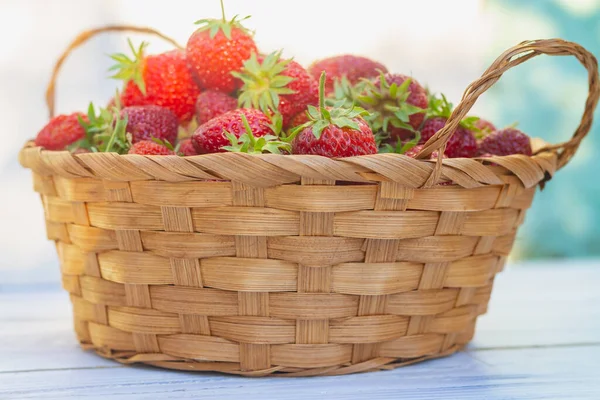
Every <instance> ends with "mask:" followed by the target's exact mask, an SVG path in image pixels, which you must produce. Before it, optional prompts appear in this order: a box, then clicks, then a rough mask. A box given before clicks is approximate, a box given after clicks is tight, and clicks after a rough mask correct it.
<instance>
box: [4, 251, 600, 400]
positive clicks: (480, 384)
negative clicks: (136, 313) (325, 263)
mask: <svg viewBox="0 0 600 400" xmlns="http://www.w3.org/2000/svg"><path fill="white" fill-rule="evenodd" d="M7 281H8V279H7V280H4V279H2V276H1V275H0V399H30V398H44V399H70V398H73V399H75V398H77V399H80V398H85V399H106V398H109V397H110V398H111V399H114V398H116V399H158V398H161V399H162V398H174V399H188V398H193V399H203V400H204V399H220V400H225V399H313V398H316V399H369V400H375V399H453V400H460V399H477V400H484V399H486V400H493V399H519V400H523V399H557V400H565V399H590V400H598V399H600V290H599V289H600V260H599V261H588V262H569V261H565V262H563V263H555V264H548V263H545V264H544V263H541V264H528V265H526V266H524V265H517V266H510V267H509V268H508V269H507V270H505V271H504V272H503V273H502V274H500V276H499V277H498V279H497V281H496V286H495V288H494V293H493V295H492V302H491V305H490V307H489V311H488V315H485V316H483V317H482V318H481V319H480V322H479V323H478V326H477V334H476V336H475V339H474V341H473V343H472V344H471V345H470V346H469V348H468V350H467V351H465V352H461V353H458V354H456V355H453V356H450V357H447V358H443V359H438V360H432V361H428V362H424V363H420V364H416V365H413V366H409V367H405V368H400V369H396V370H394V371H386V372H376V373H366V374H358V375H349V376H338V377H322V378H240V377H231V376H225V375H218V374H207V373H186V372H177V371H167V370H160V369H157V368H151V367H145V366H123V365H121V364H118V363H116V362H113V361H108V360H105V359H102V358H100V357H98V356H96V355H95V354H93V353H90V352H85V351H83V350H80V348H79V347H78V344H77V342H76V340H75V336H74V334H73V332H72V330H71V315H70V313H71V309H70V304H69V301H68V298H67V296H66V294H65V293H63V292H62V291H61V290H60V288H59V287H58V286H57V285H56V284H54V283H49V284H36V285H29V284H20V285H15V284H11V285H4V286H3V285H2V282H7Z"/></svg>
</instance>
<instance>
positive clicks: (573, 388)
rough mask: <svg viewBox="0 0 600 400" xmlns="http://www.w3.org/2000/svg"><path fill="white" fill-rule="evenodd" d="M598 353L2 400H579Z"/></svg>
mask: <svg viewBox="0 0 600 400" xmlns="http://www.w3.org/2000/svg"><path fill="white" fill-rule="evenodd" d="M599 350H600V347H598V346H595V347H594V346H590V347H575V348H549V349H527V350H511V351H506V350H491V351H480V352H477V354H476V356H471V355H470V354H468V353H460V354H458V355H456V356H454V357H448V358H444V359H440V360H435V361H431V362H426V363H421V364H416V365H414V366H412V367H410V368H402V369H398V370H394V371H386V372H379V373H371V374H358V375H349V376H339V377H319V378H310V379H298V378H261V379H255V378H251V379H248V378H239V377H228V376H223V375H216V374H194V373H188V372H176V371H161V370H158V369H155V368H147V367H129V368H121V369H119V370H118V372H117V371H116V370H115V369H98V368H96V369H80V370H55V371H36V372H29V373H4V374H0V398H10V399H19V398H44V399H71V398H72V399H75V398H86V399H106V398H111V399H113V398H116V399H139V398H153V399H156V398H201V399H221V400H223V399H238V398H244V399H264V398H266V397H265V396H267V395H268V398H276V399H288V400H290V399H306V398H321V397H322V395H323V393H327V396H328V397H329V398H335V399H345V400H358V399H361V400H363V399H365V398H372V399H397V398H399V397H398V394H399V393H401V394H402V399H407V400H410V399H431V398H436V399H452V400H455V399H484V398H485V399H487V400H494V399H520V400H528V399H561V400H564V399H579V400H596V399H597V398H598V394H600V382H599V381H598V379H597V371H598V369H599V368H600V357H597V356H596V357H592V355H593V354H594V353H596V354H597V353H598V352H599Z"/></svg>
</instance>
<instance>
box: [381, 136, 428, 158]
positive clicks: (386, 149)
mask: <svg viewBox="0 0 600 400" xmlns="http://www.w3.org/2000/svg"><path fill="white" fill-rule="evenodd" d="M420 140H421V132H419V131H417V132H415V136H414V137H413V138H412V139H410V140H407V141H405V142H402V141H401V140H398V141H397V142H396V144H395V145H394V146H392V145H391V144H389V143H383V144H379V143H378V146H377V147H378V149H379V150H378V151H377V152H378V153H396V154H405V153H406V152H407V151H409V150H410V149H412V148H413V147H415V146H416V145H418V144H419V141H420Z"/></svg>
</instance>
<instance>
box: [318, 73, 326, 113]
mask: <svg viewBox="0 0 600 400" xmlns="http://www.w3.org/2000/svg"><path fill="white" fill-rule="evenodd" d="M325 75H326V74H325V71H323V72H321V77H320V78H319V111H321V115H322V116H323V118H325V114H323V110H325V79H326V77H325Z"/></svg>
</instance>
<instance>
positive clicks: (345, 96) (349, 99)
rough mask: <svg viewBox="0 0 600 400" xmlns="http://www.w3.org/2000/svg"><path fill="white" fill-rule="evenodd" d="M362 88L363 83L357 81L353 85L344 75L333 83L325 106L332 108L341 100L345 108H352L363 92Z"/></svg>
mask: <svg viewBox="0 0 600 400" xmlns="http://www.w3.org/2000/svg"><path fill="white" fill-rule="evenodd" d="M364 87H365V83H364V82H363V81H359V82H358V83H356V84H355V85H353V84H352V83H350V81H349V80H348V78H347V77H346V76H345V75H344V76H342V77H341V78H340V79H335V80H334V81H333V93H331V94H330V95H329V97H327V98H326V99H325V104H327V105H328V106H333V105H334V104H337V103H338V102H339V101H340V100H343V101H344V103H343V104H344V106H345V107H352V106H353V105H354V104H357V103H358V96H359V94H360V93H362V92H363V91H364Z"/></svg>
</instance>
